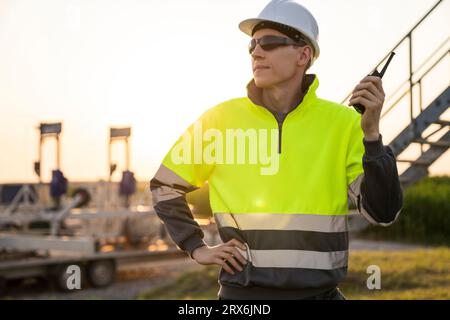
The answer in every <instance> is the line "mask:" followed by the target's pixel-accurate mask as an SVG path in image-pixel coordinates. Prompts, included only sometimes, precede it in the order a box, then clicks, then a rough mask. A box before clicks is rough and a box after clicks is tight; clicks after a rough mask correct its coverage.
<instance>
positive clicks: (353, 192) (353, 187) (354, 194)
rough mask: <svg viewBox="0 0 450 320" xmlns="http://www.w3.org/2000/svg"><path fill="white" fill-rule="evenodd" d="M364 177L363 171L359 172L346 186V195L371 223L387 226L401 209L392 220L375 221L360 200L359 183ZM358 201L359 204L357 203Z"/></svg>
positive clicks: (396, 215) (398, 213)
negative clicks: (386, 221) (385, 221)
mask: <svg viewBox="0 0 450 320" xmlns="http://www.w3.org/2000/svg"><path fill="white" fill-rule="evenodd" d="M363 179H364V173H362V174H360V175H359V176H358V177H357V178H356V179H355V180H354V181H353V182H352V183H351V184H350V185H349V187H348V195H349V196H350V198H351V199H352V201H353V202H354V203H355V204H356V207H357V209H358V212H359V213H360V214H361V215H362V216H363V217H364V218H366V219H367V221H369V222H370V223H371V224H374V225H378V226H383V227H387V226H390V225H391V224H393V223H394V222H395V220H397V218H398V216H399V215H400V212H401V209H400V210H399V211H398V212H397V213H396V214H395V218H394V220H392V221H391V222H389V223H382V222H378V221H376V220H375V219H374V218H373V217H372V216H371V215H370V213H369V212H367V210H366V209H365V208H364V206H363V204H362V203H363V202H362V194H361V183H362V181H363ZM358 201H359V204H358Z"/></svg>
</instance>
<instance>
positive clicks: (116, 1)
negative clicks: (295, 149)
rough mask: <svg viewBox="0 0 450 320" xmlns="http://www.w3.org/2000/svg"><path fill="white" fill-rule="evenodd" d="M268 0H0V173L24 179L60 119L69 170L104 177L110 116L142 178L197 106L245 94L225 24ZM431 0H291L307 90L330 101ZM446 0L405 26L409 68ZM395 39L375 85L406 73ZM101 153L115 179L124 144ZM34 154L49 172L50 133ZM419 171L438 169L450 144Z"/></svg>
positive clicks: (443, 82)
mask: <svg viewBox="0 0 450 320" xmlns="http://www.w3.org/2000/svg"><path fill="white" fill-rule="evenodd" d="M267 2H268V1H267V0H245V1H243V0H239V1H238V0H227V1H225V0H202V1H201V0H191V1H186V0H172V1H156V0H39V1H34V0H0V110H1V113H0V153H1V156H0V183H3V182H35V181H37V177H36V175H35V174H34V172H33V162H34V161H36V160H37V157H38V139H39V135H38V130H37V126H38V125H39V123H40V122H51V121H62V122H63V133H62V135H61V147H62V153H61V164H62V170H63V172H64V173H65V175H66V176H67V178H68V179H69V181H81V180H82V181H86V180H88V181H93V180H98V179H107V175H108V167H107V155H108V153H107V152H108V145H107V142H108V134H109V127H110V126H131V127H132V137H131V142H130V147H131V170H133V171H134V172H135V173H136V175H137V178H138V179H140V180H148V179H150V178H151V177H152V175H153V174H154V173H155V171H156V169H157V167H158V166H159V163H160V162H161V160H162V158H163V156H164V155H165V153H166V152H167V151H168V150H169V148H170V146H171V145H172V144H173V142H175V140H176V139H177V138H178V137H179V136H180V135H181V134H182V133H183V131H184V129H185V128H186V127H187V126H188V125H189V124H190V123H192V122H193V121H195V119H197V117H198V116H199V115H200V114H201V113H203V112H204V111H205V110H207V109H208V108H211V107H213V106H215V105H217V104H218V103H220V102H222V101H225V100H228V99H231V98H235V97H240V96H244V95H245V94H246V91H245V86H246V84H247V83H248V81H249V80H250V79H251V78H252V72H251V64H250V56H249V55H248V52H247V43H248V41H249V37H248V36H246V35H245V34H243V33H242V32H240V30H239V29H238V23H239V22H240V21H241V20H243V19H245V18H250V17H255V16H257V14H258V13H259V11H260V10H261V9H262V8H263V7H264V5H265V4H266V3H267ZM435 2H436V1H435V0H340V1H336V0H304V1H302V3H304V5H305V6H306V7H308V8H309V9H310V11H311V12H312V13H313V14H314V16H315V17H316V19H317V21H318V23H319V30H320V36H319V45H320V47H321V55H320V57H319V59H318V60H317V61H316V63H315V65H314V66H313V67H312V69H311V70H310V71H309V72H310V73H315V74H316V75H317V76H318V78H319V82H320V86H319V89H318V91H317V93H318V95H319V97H322V98H325V99H329V100H333V101H337V102H341V100H342V99H343V98H344V97H345V96H346V95H347V94H348V93H349V92H351V91H352V90H353V88H354V86H355V85H356V84H357V83H358V82H359V81H360V80H361V78H363V77H364V75H365V74H367V73H369V72H370V71H371V68H372V67H374V66H375V64H376V63H377V62H378V61H379V60H380V59H381V58H383V57H384V56H385V55H386V54H387V53H389V50H390V49H392V48H393V46H394V45H395V44H396V43H397V42H398V41H399V40H400V39H401V38H402V37H403V36H404V35H405V34H406V33H407V32H408V31H409V29H410V28H411V27H412V26H413V25H414V24H415V23H416V22H418V20H419V19H420V18H421V17H422V16H423V15H424V14H425V13H426V12H427V11H428V10H429V9H430V8H431V7H432V6H433V4H434V3H435ZM449 3H450V1H445V2H444V3H443V4H442V5H441V6H440V7H439V9H438V10H437V12H436V14H435V16H434V17H433V19H430V22H429V23H427V24H426V25H425V26H424V27H423V28H422V30H419V31H420V32H418V33H417V36H416V37H415V39H414V41H415V42H414V48H415V49H416V50H417V51H415V54H416V57H415V61H414V66H418V65H420V64H421V62H423V60H424V59H425V58H426V57H427V56H428V55H429V54H430V53H431V52H432V51H433V50H434V49H436V48H437V47H438V46H439V45H440V44H441V43H442V42H443V41H444V40H446V39H447V40H448V37H449V35H450V34H449V30H450V22H449V21H450V4H449ZM447 43H448V42H447ZM447 48H448V46H447ZM404 49H405V50H399V52H397V56H396V57H395V58H394V59H395V60H393V62H392V64H391V67H390V69H389V70H388V72H387V73H386V75H385V79H384V83H385V91H386V92H387V93H388V92H389V90H392V89H393V88H395V87H396V85H398V84H399V83H400V82H401V81H403V80H405V79H406V78H405V75H406V74H407V69H406V68H405V67H404V66H406V65H407V55H406V52H407V51H406V47H405V48H404ZM449 71H450V62H449V59H448V57H447V59H446V60H445V61H444V62H443V64H442V65H441V68H440V69H439V70H437V71H436V72H434V73H433V74H432V75H430V78H429V79H427V81H425V82H424V100H425V106H426V104H427V102H428V103H429V102H430V101H431V100H432V99H433V98H434V97H435V96H436V95H437V94H439V93H440V92H442V90H443V89H444V88H445V87H446V86H448V85H449V81H450V76H449V74H450V72H449ZM407 110H408V107H407V105H404V106H399V111H398V112H397V113H395V115H393V116H392V117H391V119H386V120H383V123H382V127H381V131H382V132H381V133H382V134H383V136H384V137H385V141H384V142H385V144H387V143H389V141H390V139H392V138H393V137H394V135H395V133H397V132H399V131H401V130H402V129H403V128H404V126H405V125H406V123H407V121H408V119H409V118H408V117H409V115H408V112H407ZM447 118H450V117H448V115H447ZM337 138H338V137H337ZM113 150H114V160H115V162H117V163H118V164H119V169H118V173H117V175H115V178H116V179H117V178H119V171H121V170H122V166H123V164H124V161H125V157H124V154H123V146H121V145H119V144H117V145H114V148H113ZM411 152H414V151H411ZM43 157H44V158H43V167H42V170H43V172H44V175H43V177H44V180H48V179H49V176H50V170H51V169H52V168H53V167H54V165H55V145H54V142H53V141H49V142H48V143H46V144H45V145H44V156H43ZM431 173H432V174H450V154H449V152H447V154H446V155H445V156H444V157H442V158H441V159H440V160H439V161H438V162H437V163H436V164H435V165H433V167H432V168H431Z"/></svg>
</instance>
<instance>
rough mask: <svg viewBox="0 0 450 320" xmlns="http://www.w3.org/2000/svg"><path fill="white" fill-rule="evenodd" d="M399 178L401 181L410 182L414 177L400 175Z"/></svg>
mask: <svg viewBox="0 0 450 320" xmlns="http://www.w3.org/2000/svg"><path fill="white" fill-rule="evenodd" d="M399 180H400V182H401V183H405V182H411V181H413V180H414V178H413V177H402V176H400V177H399Z"/></svg>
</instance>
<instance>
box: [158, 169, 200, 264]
mask: <svg viewBox="0 0 450 320" xmlns="http://www.w3.org/2000/svg"><path fill="white" fill-rule="evenodd" d="M195 189H197V187H195V186H193V185H191V184H189V183H188V182H187V181H185V180H184V179H183V178H181V177H180V176H178V175H177V174H175V173H174V172H173V171H172V170H170V169H168V168H167V167H165V166H164V165H161V166H160V168H159V169H158V171H157V173H156V175H155V176H154V177H153V179H151V180H150V190H151V191H152V197H153V208H154V209H155V211H156V214H157V215H158V217H159V218H160V219H161V220H162V221H163V222H164V224H165V226H166V228H167V231H168V232H169V235H170V237H171V238H172V240H173V241H174V242H175V243H176V244H177V245H178V247H180V249H181V250H183V251H186V252H188V253H189V255H190V256H191V258H192V252H193V251H194V250H195V249H197V248H199V247H201V246H204V245H206V243H205V242H204V241H203V237H204V233H203V230H202V229H201V228H200V226H199V224H198V223H197V222H196V221H195V220H194V217H193V215H192V212H191V209H190V208H189V206H188V203H187V201H186V193H187V192H190V191H193V190H195Z"/></svg>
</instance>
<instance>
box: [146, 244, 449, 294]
mask: <svg viewBox="0 0 450 320" xmlns="http://www.w3.org/2000/svg"><path fill="white" fill-rule="evenodd" d="M370 265H377V266H379V267H380V269H381V289H380V290H369V289H367V286H366V281H367V278H368V277H369V276H370V275H369V274H367V273H366V270H367V267H368V266H370ZM218 271H219V269H218V267H216V266H205V267H204V269H203V270H201V271H192V272H186V273H184V274H182V275H181V276H180V277H179V278H178V279H177V280H176V281H175V282H174V283H173V284H171V285H167V286H164V287H161V288H158V289H156V290H153V291H150V292H145V293H143V294H141V295H140V296H139V297H138V298H139V299H181V300H191V299H214V300H216V299H217V292H218V289H219V286H218V283H217V278H218ZM339 288H340V289H341V290H342V292H343V293H344V295H345V296H346V297H347V299H356V300H360V299H376V300H386V299H393V300H403V299H408V300H411V299H432V300H434V299H450V248H448V247H440V248H433V249H421V250H407V251H389V252H386V251H385V252H383V251H353V252H351V253H350V258H349V272H348V275H347V278H346V280H345V281H344V282H342V283H341V285H340V286H339Z"/></svg>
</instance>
